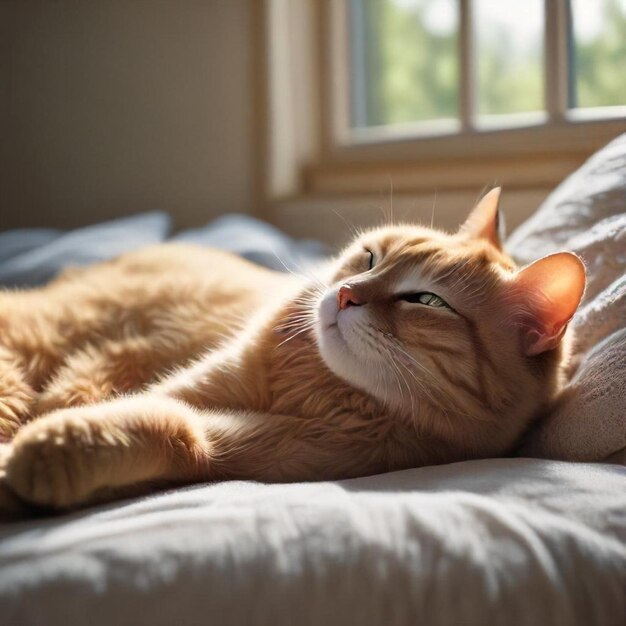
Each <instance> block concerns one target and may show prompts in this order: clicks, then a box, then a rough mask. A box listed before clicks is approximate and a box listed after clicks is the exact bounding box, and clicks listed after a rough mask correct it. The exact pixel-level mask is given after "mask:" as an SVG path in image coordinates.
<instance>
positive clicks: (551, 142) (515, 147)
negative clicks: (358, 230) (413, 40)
mask: <svg viewBox="0 0 626 626" xmlns="http://www.w3.org/2000/svg"><path fill="white" fill-rule="evenodd" d="M251 1H252V2H253V3H254V4H255V6H256V7H259V6H260V7H262V8H261V9H258V13H257V17H256V20H255V23H256V24H257V26H258V28H259V29H260V31H261V32H260V36H259V37H258V38H257V41H258V44H259V45H258V47H257V48H255V52H254V54H255V64H256V73H257V75H258V76H257V85H258V86H259V90H258V91H259V93H258V103H257V108H258V109H259V110H260V111H261V112H262V114H263V115H264V116H265V124H264V128H263V129H262V132H261V136H262V138H263V140H264V143H263V145H262V147H261V149H260V151H259V153H258V155H257V171H258V173H259V176H258V180H260V181H261V184H260V185H259V196H258V197H259V198H260V199H259V203H260V204H263V203H265V204H266V205H270V206H271V205H272V204H275V203H276V202H279V203H280V202H284V201H289V199H294V198H302V197H307V196H317V197H322V196H326V197H331V196H342V197H348V196H353V197H354V196H356V195H363V194H374V193H376V194H380V192H381V181H382V180H383V179H384V180H385V181H387V183H386V184H387V186H388V184H389V181H390V180H392V181H393V187H394V191H396V192H399V193H426V192H427V193H432V192H433V191H434V190H437V191H438V192H446V191H452V190H466V191H468V190H472V191H476V190H477V191H480V189H481V188H483V187H484V186H485V185H490V184H496V183H497V184H502V185H504V186H505V187H506V188H507V189H508V190H511V189H513V190H532V189H551V188H553V187H555V186H556V185H557V184H558V183H559V182H560V181H561V180H562V179H563V178H564V177H565V176H566V175H567V174H569V173H570V172H572V171H573V170H574V169H576V168H577V167H578V166H579V165H581V164H582V163H583V162H584V161H585V159H586V158H588V157H589V156H590V155H591V154H592V153H593V152H594V151H595V150H597V149H599V148H600V147H602V146H603V145H604V144H605V143H607V142H608V141H610V140H611V139H613V138H614V137H615V136H616V135H618V134H620V133H622V132H625V131H626V106H625V107H611V108H607V109H600V108H597V109H577V110H569V109H568V102H567V97H568V95H567V94H568V91H567V80H568V71H569V70H568V62H569V59H568V57H567V54H568V53H567V37H568V34H567V20H566V18H567V13H566V11H567V10H568V8H567V7H568V5H567V0H544V11H545V29H544V31H545V54H544V64H545V71H544V81H545V90H544V91H545V98H546V110H545V114H542V115H540V116H538V117H537V118H536V119H534V120H531V122H532V123H529V120H528V119H526V120H524V119H523V117H524V116H523V115H517V116H515V117H516V119H515V120H513V121H515V122H516V125H513V126H509V127H505V128H500V127H492V128H484V127H483V128H477V127H476V126H475V124H474V123H473V119H474V116H473V102H474V92H473V89H474V82H473V78H472V77H473V59H472V58H471V54H468V55H466V54H463V52H462V51H463V50H466V49H467V50H471V49H472V41H471V38H472V32H473V28H472V23H471V19H472V11H471V1H472V0H459V2H460V11H461V13H460V16H459V17H460V23H459V28H460V32H459V34H460V45H459V61H460V63H461V67H460V71H461V77H462V78H461V84H460V100H461V115H460V124H459V128H458V132H453V133H450V132H439V133H430V134H426V133H423V132H419V131H420V130H423V129H420V128H418V127H417V126H413V127H412V128H411V127H400V126H398V127H388V128H387V129H384V127H383V130H381V129H380V128H371V129H366V130H361V129H359V130H358V131H355V130H354V129H353V128H352V127H351V125H350V91H349V90H350V81H349V75H350V66H349V58H350V54H349V51H350V48H349V47H350V42H349V39H348V37H349V31H348V23H349V20H348V8H349V7H348V1H349V0H263V2H262V3H261V4H260V5H259V4H257V3H256V0H251ZM279 48H280V50H278V49H279ZM279 52H280V53H279ZM294 84H295V86H294ZM593 116H595V117H593ZM590 117H591V119H590ZM502 120H503V121H504V117H503V118H502ZM509 121H510V120H509ZM429 125H430V123H429Z"/></svg>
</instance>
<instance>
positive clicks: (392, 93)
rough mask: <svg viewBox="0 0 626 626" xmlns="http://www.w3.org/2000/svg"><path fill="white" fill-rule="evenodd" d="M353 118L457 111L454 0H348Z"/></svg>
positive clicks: (389, 119)
mask: <svg viewBox="0 0 626 626" xmlns="http://www.w3.org/2000/svg"><path fill="white" fill-rule="evenodd" d="M350 27H351V57H352V59H351V60H352V90H351V92H352V124H353V126H357V127H358V126H377V125H381V124H395V123H402V122H415V121H423V120H434V119H441V118H453V117H457V115H458V82H459V80H458V60H457V58H458V52H457V45H458V6H457V0H350Z"/></svg>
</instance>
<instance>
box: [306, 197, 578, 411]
mask: <svg viewBox="0 0 626 626" xmlns="http://www.w3.org/2000/svg"><path fill="white" fill-rule="evenodd" d="M491 195H492V196H494V195H495V196H496V197H495V198H494V197H491V198H486V200H485V201H483V202H482V203H481V204H484V205H485V206H482V207H481V206H480V205H479V207H477V208H476V209H475V211H474V212H473V213H472V216H470V220H468V222H467V223H466V225H465V227H464V228H463V229H462V230H461V231H460V232H459V233H457V234H454V235H448V234H445V233H442V232H439V231H433V230H431V229H427V228H420V227H416V226H392V227H385V228H380V229H377V230H374V231H372V232H369V233H366V234H364V235H362V236H361V237H359V238H358V239H357V240H356V241H355V242H354V243H353V244H352V245H351V246H350V247H349V248H347V250H346V251H345V252H344V253H343V255H342V256H341V257H340V258H339V260H338V262H337V264H336V266H335V268H334V275H333V276H332V282H331V285H330V286H329V288H328V289H327V290H326V291H325V293H323V294H322V295H321V296H320V298H319V300H318V302H317V314H316V337H317V342H318V346H319V350H320V353H321V355H322V358H323V359H324V361H325V362H326V364H327V366H328V367H329V368H330V369H331V370H332V371H333V372H334V373H335V374H336V375H338V376H339V377H341V378H343V379H344V380H346V381H347V382H349V383H351V384H352V385H354V386H355V387H358V388H360V389H362V390H364V391H366V392H368V393H369V394H371V395H374V396H376V397H377V398H378V399H379V400H381V401H382V402H384V403H385V404H387V405H389V406H392V407H395V408H397V409H400V410H402V411H405V412H409V413H411V414H414V413H415V412H416V411H418V410H419V404H420V403H424V402H427V403H430V404H431V405H435V406H439V407H441V408H443V409H444V410H446V409H451V410H453V411H455V412H459V411H461V412H466V413H467V414H469V415H473V416H478V415H481V414H484V413H485V411H486V410H487V412H489V411H492V412H495V411H498V410H502V409H504V408H505V407H506V406H507V405H508V404H510V403H511V402H515V401H516V400H515V399H516V396H517V393H518V391H519V390H520V389H522V388H524V387H526V391H528V392H533V391H534V389H535V387H536V386H537V384H538V383H539V384H540V383H541V380H539V379H538V376H537V373H538V371H539V370H541V364H540V363H539V362H540V361H541V360H542V359H544V356H545V354H546V353H548V352H552V351H554V350H555V349H556V348H557V347H558V344H559V340H560V338H561V336H562V334H563V331H564V329H565V326H566V324H567V322H568V321H569V319H570V318H571V316H572V315H573V313H574V311H575V309H576V306H577V305H578V302H579V300H580V297H581V296H582V290H583V289H584V269H582V264H581V263H580V261H578V259H576V257H574V256H573V255H568V254H567V253H563V255H564V256H563V255H553V256H552V257H546V259H544V260H543V261H542V262H538V263H535V264H533V265H531V266H529V267H528V268H526V269H525V270H522V271H518V270H517V268H516V267H515V265H514V264H513V262H512V261H511V259H510V258H509V257H508V256H507V255H506V254H504V253H503V252H502V251H501V250H500V247H499V243H498V241H497V234H496V230H497V218H496V215H497V200H498V198H497V194H491ZM541 263H543V265H540V264H541ZM557 277H558V280H553V278H555V279H556V278H557ZM557 296H558V298H559V300H560V302H557V303H556V304H555V303H554V302H553V301H554V300H555V299H556V297H557ZM552 361H554V359H552Z"/></svg>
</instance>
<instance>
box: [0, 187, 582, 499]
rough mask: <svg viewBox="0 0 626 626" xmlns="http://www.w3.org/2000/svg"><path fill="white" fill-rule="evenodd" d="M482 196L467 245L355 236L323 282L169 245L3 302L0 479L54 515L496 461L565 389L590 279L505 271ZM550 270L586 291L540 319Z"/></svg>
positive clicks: (389, 234)
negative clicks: (562, 382) (105, 501)
mask: <svg viewBox="0 0 626 626" xmlns="http://www.w3.org/2000/svg"><path fill="white" fill-rule="evenodd" d="M483 204H484V205H485V206H483V207H482V208H481V207H478V208H477V210H475V211H474V213H473V214H472V215H473V217H472V218H471V219H472V220H473V221H474V223H475V222H476V220H477V219H478V218H480V219H479V220H478V221H479V223H478V224H477V225H476V224H474V225H475V226H477V229H478V230H477V232H475V233H473V234H470V235H468V234H466V233H461V234H458V235H445V234H443V233H439V232H437V231H431V230H429V229H423V228H418V227H408V226H403V227H388V228H384V229H379V230H377V231H374V232H373V233H370V234H368V235H364V236H363V237H361V238H360V239H359V240H358V241H357V243H355V244H354V245H353V246H352V247H351V248H349V249H348V250H347V251H346V253H345V255H344V256H343V257H342V258H341V260H340V261H338V262H336V263H335V264H334V265H331V266H329V268H328V270H327V271H326V272H324V273H323V274H322V276H323V280H324V279H325V280H327V281H329V284H327V285H324V286H322V285H320V284H318V283H317V282H316V281H310V280H308V279H306V278H296V277H293V276H291V275H287V274H281V273H277V272H271V271H269V270H264V269H261V268H258V267H256V266H254V265H252V264H249V263H247V262H245V261H242V260H240V259H237V258H236V257H233V256H231V255H227V254H224V253H219V252H214V251H210V250H205V249H201V248H194V247H188V246H181V245H166V246H159V247H155V248H150V249H146V250H143V251H139V252H135V253H131V254H129V255H126V256H124V257H121V258H120V259H118V260H116V261H113V262H110V263H107V264H103V265H100V266H95V267H92V268H87V269H84V270H77V271H73V272H70V273H68V274H66V275H64V276H61V277H60V278H59V279H57V280H56V281H54V282H53V283H51V284H50V285H48V286H47V287H45V288H43V289H40V290H34V291H30V292H21V293H5V294H0V320H2V321H1V324H2V327H1V330H2V336H1V337H0V339H1V341H0V350H1V352H0V425H1V426H2V428H3V430H4V433H5V436H6V437H7V438H11V437H12V436H13V434H14V433H15V431H16V430H17V431H18V432H17V435H16V436H15V438H14V439H13V441H12V443H11V445H9V446H8V448H7V450H6V455H5V461H4V463H5V465H6V477H5V480H6V483H7V484H8V486H9V488H10V489H11V490H12V491H13V492H14V493H16V494H17V495H18V496H19V497H20V498H22V499H23V500H25V501H27V502H30V503H35V504H40V505H50V506H54V507H66V506H74V505H76V504H81V503H84V502H89V501H93V500H97V499H102V498H109V497H116V496H119V495H122V494H125V493H129V492H132V491H133V490H134V489H135V488H137V487H139V488H142V486H145V485H151V484H161V483H169V482H190V481H197V480H207V479H208V480H211V479H229V478H249V479H256V480H267V481H292V480H316V479H331V478H347V477H351V476H358V475H364V474H371V473H376V472H382V471H387V470H391V469H400V468H405V467H412V466H419V465H425V464H434V463H442V462H450V461H455V460H461V459H466V458H476V457H486V456H496V455H502V454H506V453H508V452H509V451H510V450H511V448H512V446H513V445H514V444H515V443H516V441H517V440H518V439H519V437H520V435H521V434H522V433H523V432H524V431H525V430H526V429H527V427H528V425H529V424H530V423H531V421H532V420H533V419H534V418H535V417H536V416H537V415H538V413H539V412H540V411H541V410H542V408H543V407H544V406H545V405H546V403H548V402H550V401H551V400H552V399H553V397H554V395H555V393H556V391H557V389H558V377H559V366H560V362H561V350H560V346H559V340H560V337H561V335H562V333H563V330H564V327H565V325H566V323H567V320H569V318H570V317H571V315H572V314H573V311H574V310H575V308H576V306H577V304H578V301H579V299H580V295H581V294H582V288H583V287H584V270H582V286H581V278H580V277H581V274H580V272H581V269H580V262H579V261H577V260H576V261H572V260H571V259H575V257H572V255H567V257H568V258H569V257H571V259H569V260H568V259H565V258H559V259H558V260H553V261H550V264H551V265H550V267H548V266H547V265H546V264H544V266H542V267H539V270H541V271H538V270H537V269H533V266H530V268H529V270H528V271H526V272H521V273H518V272H516V269H515V267H514V266H513V264H512V262H511V261H510V259H508V257H506V255H505V254H503V253H502V252H501V251H500V250H499V248H498V245H497V242H495V241H494V240H493V232H491V231H490V230H489V229H492V230H493V223H494V220H495V211H494V207H495V206H496V205H497V197H496V198H495V204H494V199H493V198H492V199H491V201H487V202H486V203H485V202H483ZM482 214H484V215H482ZM557 266H558V267H561V266H565V269H564V270H563V276H569V275H570V274H571V279H567V280H566V281H565V282H568V280H569V283H575V284H573V285H569V287H568V288H569V289H570V290H571V291H572V293H573V292H576V291H579V292H580V293H573V295H572V296H571V297H569V299H568V297H566V298H565V300H567V302H566V303H565V304H563V305H561V304H558V305H555V306H556V309H557V311H556V313H555V314H554V315H553V314H552V312H551V310H550V307H549V306H547V304H546V302H548V303H549V302H551V301H552V300H553V299H554V298H553V297H552V296H553V294H552V293H548V292H549V287H548V283H549V282H550V281H549V274H550V273H551V272H552V273H553V272H554V271H556V269H558V268H557ZM531 279H532V280H531ZM536 282H539V283H541V285H542V288H541V289H540V290H537V289H534V285H535V283H536ZM531 283H532V285H533V288H532V289H531V287H530V285H531ZM435 285H436V286H437V289H438V290H439V294H442V293H443V294H445V299H444V298H441V297H440V296H439V295H437V296H435V295H434V288H435V287H434V286H435ZM550 288H551V287H550ZM431 289H432V290H433V291H431ZM561 291H562V287H561ZM555 293H556V292H555ZM559 293H561V292H559ZM566 295H567V294H566ZM537 316H539V317H540V318H541V324H535V321H536V318H537ZM542 316H543V317H542ZM546 316H547V318H546ZM548 318H549V319H548ZM561 318H562V319H561ZM119 394H125V395H123V396H121V397H116V398H113V399H110V400H107V399H108V398H111V397H113V396H118V395H119ZM68 407H72V408H68ZM44 414H45V415H44ZM36 416H37V417H36ZM25 422H28V423H27V425H26V426H24V427H21V424H22V423H25Z"/></svg>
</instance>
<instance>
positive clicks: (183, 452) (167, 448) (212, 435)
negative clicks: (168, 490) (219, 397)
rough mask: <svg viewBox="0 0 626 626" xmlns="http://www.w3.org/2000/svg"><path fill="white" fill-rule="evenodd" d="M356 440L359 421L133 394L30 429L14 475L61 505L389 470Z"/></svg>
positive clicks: (21, 439) (10, 476) (25, 493)
mask: <svg viewBox="0 0 626 626" xmlns="http://www.w3.org/2000/svg"><path fill="white" fill-rule="evenodd" d="M363 426H365V424H364V425H363ZM369 426H370V427H371V426H372V425H371V424H369ZM357 430H358V429H357ZM354 433H355V421H354V420H352V421H351V422H349V423H347V425H346V427H345V428H342V427H341V426H340V425H338V424H337V423H334V422H333V421H327V420H322V419H304V418H295V417H290V416H282V415H268V414H258V413H243V412H241V413H239V412H231V411H224V412H217V411H204V412H199V411H196V410H194V409H192V408H191V407H189V406H188V405H186V404H184V403H182V402H179V401H177V400H173V399H171V398H168V397H164V396H157V395H152V396H147V395H146V396H134V397H130V398H123V399H119V400H115V401H112V402H109V403H103V404H97V405H92V406H88V407H79V408H74V409H65V410H61V411H57V412H55V413H52V414H50V415H47V416H44V417H43V418H41V419H39V420H37V421H35V422H32V423H31V424H29V425H28V426H26V427H25V428H24V429H23V430H22V431H20V433H18V436H17V437H16V438H15V440H14V444H13V447H12V451H11V453H10V455H9V458H8V461H7V467H6V476H7V482H8V484H9V486H10V487H11V488H12V489H13V490H14V491H15V492H16V493H17V494H18V495H19V496H20V497H21V498H23V499H24V500H25V501H27V502H29V503H34V504H39V505H47V506H52V507H57V508H63V507H71V506H75V505H79V504H84V503H87V502H90V501H94V500H101V499H102V498H103V494H105V496H104V497H106V498H114V497H116V490H122V491H123V490H125V489H127V488H128V487H131V486H133V485H139V484H141V483H146V482H155V483H157V484H158V483H168V482H197V481H201V480H208V479H209V480H223V479H251V480H261V481H272V482H284V481H299V480H319V479H326V478H336V477H344V478H345V477H349V476H355V475H360V474H363V473H372V472H376V471H382V470H383V469H385V464H384V460H383V458H382V457H381V456H380V452H381V451H384V449H385V448H384V446H380V445H379V443H380V442H379V440H378V439H377V438H370V439H367V440H364V439H359V438H358V437H355V436H354Z"/></svg>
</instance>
